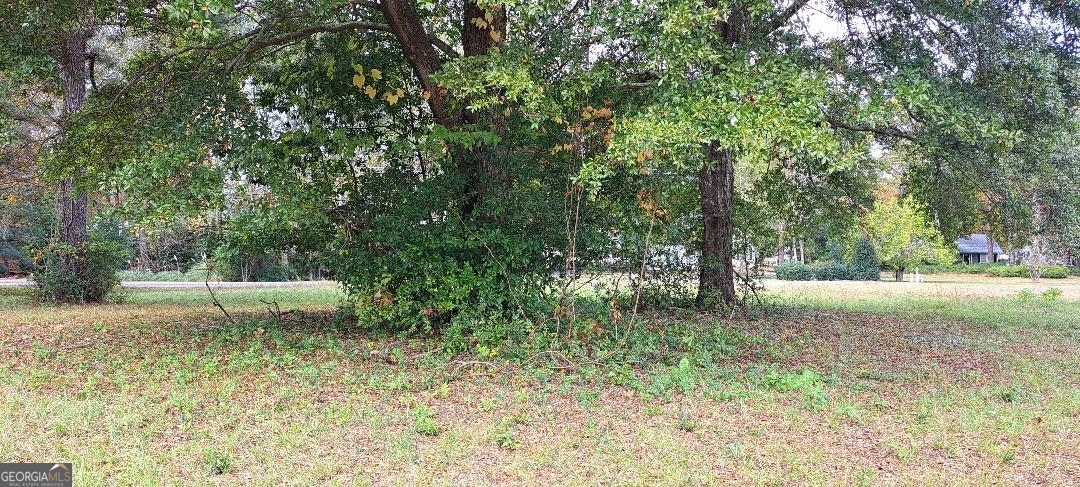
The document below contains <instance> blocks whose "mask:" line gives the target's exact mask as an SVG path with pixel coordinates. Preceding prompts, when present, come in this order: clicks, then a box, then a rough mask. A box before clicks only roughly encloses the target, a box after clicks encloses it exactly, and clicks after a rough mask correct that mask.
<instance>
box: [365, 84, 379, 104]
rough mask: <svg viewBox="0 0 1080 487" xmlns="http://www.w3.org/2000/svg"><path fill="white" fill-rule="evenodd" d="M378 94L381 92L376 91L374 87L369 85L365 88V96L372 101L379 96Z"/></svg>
mask: <svg viewBox="0 0 1080 487" xmlns="http://www.w3.org/2000/svg"><path fill="white" fill-rule="evenodd" d="M378 93H379V91H378V90H376V89H375V87H374V86H371V85H367V86H365V87H364V94H366V95H367V96H368V98H371V99H372V100H374V99H375V95H377V94H378Z"/></svg>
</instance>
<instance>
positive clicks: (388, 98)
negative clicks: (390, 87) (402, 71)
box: [383, 92, 401, 105]
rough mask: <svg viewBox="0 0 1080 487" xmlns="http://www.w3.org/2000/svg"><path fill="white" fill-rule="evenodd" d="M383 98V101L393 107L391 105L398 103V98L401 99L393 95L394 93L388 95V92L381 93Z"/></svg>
mask: <svg viewBox="0 0 1080 487" xmlns="http://www.w3.org/2000/svg"><path fill="white" fill-rule="evenodd" d="M383 98H384V99H385V100H386V101H387V102H388V103H390V104H391V105H393V104H395V103H397V101H398V98H401V97H400V96H399V95H397V94H395V93H390V92H386V93H383Z"/></svg>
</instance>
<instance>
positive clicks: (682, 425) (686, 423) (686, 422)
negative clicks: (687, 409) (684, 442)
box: [677, 418, 698, 433]
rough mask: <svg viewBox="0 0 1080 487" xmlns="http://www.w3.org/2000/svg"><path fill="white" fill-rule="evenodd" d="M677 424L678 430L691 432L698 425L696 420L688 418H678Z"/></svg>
mask: <svg viewBox="0 0 1080 487" xmlns="http://www.w3.org/2000/svg"><path fill="white" fill-rule="evenodd" d="M677 426H678V428H679V430H680V431H685V432H687V433H693V432H694V430H696V429H697V427H698V425H697V422H696V421H694V420H692V419H689V418H682V419H680V420H679V424H678V425H677Z"/></svg>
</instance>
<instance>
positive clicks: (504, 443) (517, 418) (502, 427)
mask: <svg viewBox="0 0 1080 487" xmlns="http://www.w3.org/2000/svg"><path fill="white" fill-rule="evenodd" d="M529 421H530V418H529V416H528V415H527V414H525V413H519V414H515V415H513V416H510V417H507V418H503V419H502V421H499V424H498V426H496V427H495V434H494V436H493V439H494V440H495V444H496V445H498V446H499V448H503V449H506V450H516V449H517V448H519V447H520V446H521V442H520V441H518V439H517V437H516V435H515V434H514V433H515V431H514V430H515V426H517V425H519V424H526V423H528V422H529Z"/></svg>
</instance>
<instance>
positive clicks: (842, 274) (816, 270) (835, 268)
mask: <svg viewBox="0 0 1080 487" xmlns="http://www.w3.org/2000/svg"><path fill="white" fill-rule="evenodd" d="M810 270H811V272H813V274H814V279H816V280H818V281H843V280H848V279H851V268H850V267H849V266H848V265H847V264H845V263H843V262H838V261H835V260H829V261H825V262H816V263H814V264H813V265H811V266H810Z"/></svg>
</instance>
